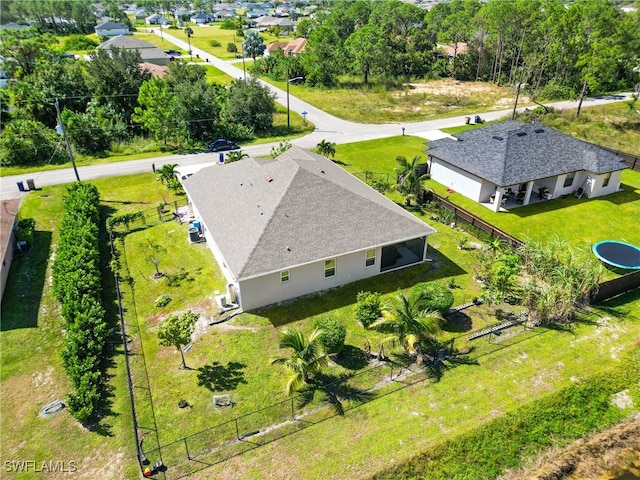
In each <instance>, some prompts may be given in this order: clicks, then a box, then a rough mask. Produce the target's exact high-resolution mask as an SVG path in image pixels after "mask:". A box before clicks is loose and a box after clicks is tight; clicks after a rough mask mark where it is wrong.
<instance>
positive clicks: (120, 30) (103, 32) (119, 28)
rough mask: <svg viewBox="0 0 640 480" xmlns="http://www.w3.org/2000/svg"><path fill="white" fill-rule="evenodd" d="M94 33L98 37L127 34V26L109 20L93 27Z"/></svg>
mask: <svg viewBox="0 0 640 480" xmlns="http://www.w3.org/2000/svg"><path fill="white" fill-rule="evenodd" d="M94 30H95V31H96V35H98V36H99V37H116V36H118V35H129V33H131V32H130V31H129V27H127V26H126V25H124V24H123V23H118V22H112V21H110V20H108V21H106V22H103V23H101V24H100V25H96V26H95V27H94Z"/></svg>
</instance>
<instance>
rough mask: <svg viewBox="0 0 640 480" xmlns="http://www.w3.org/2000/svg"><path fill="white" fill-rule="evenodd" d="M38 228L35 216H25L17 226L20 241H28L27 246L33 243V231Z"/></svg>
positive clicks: (17, 235) (17, 237) (17, 236)
mask: <svg viewBox="0 0 640 480" xmlns="http://www.w3.org/2000/svg"><path fill="white" fill-rule="evenodd" d="M35 228H36V221H35V220H34V219H33V218H23V219H21V220H20V221H19V222H18V225H17V227H16V239H17V240H18V241H19V242H27V247H30V246H31V244H33V231H34V230H35Z"/></svg>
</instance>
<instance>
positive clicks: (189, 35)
mask: <svg viewBox="0 0 640 480" xmlns="http://www.w3.org/2000/svg"><path fill="white" fill-rule="evenodd" d="M184 34H185V35H186V36H187V41H188V42H189V55H191V35H193V29H192V28H191V27H187V28H185V29H184Z"/></svg>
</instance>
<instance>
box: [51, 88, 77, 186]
mask: <svg viewBox="0 0 640 480" xmlns="http://www.w3.org/2000/svg"><path fill="white" fill-rule="evenodd" d="M56 113H57V114H58V125H56V131H57V132H58V134H59V135H62V136H63V137H64V141H65V143H66V144H67V153H68V154H69V160H71V165H72V166H73V172H74V173H75V174H76V180H77V181H80V175H78V169H77V168H76V161H75V160H74V158H73V152H72V151H71V144H70V143H69V137H67V131H66V130H65V128H64V123H63V122H62V115H60V102H59V101H58V98H57V97H56ZM58 127H59V129H58Z"/></svg>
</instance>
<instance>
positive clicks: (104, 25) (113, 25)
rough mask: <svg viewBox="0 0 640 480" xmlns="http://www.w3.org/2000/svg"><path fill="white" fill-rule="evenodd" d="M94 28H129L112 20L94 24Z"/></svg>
mask: <svg viewBox="0 0 640 480" xmlns="http://www.w3.org/2000/svg"><path fill="white" fill-rule="evenodd" d="M95 28H96V29H98V30H118V29H123V28H126V29H129V27H127V26H126V25H125V24H123V23H118V22H112V21H110V20H108V21H106V22H103V23H101V24H100V25H96V26H95Z"/></svg>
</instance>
